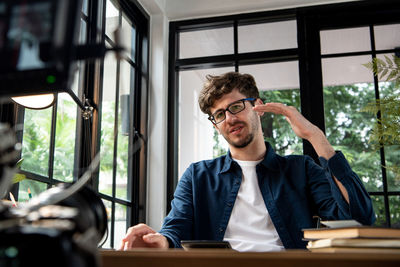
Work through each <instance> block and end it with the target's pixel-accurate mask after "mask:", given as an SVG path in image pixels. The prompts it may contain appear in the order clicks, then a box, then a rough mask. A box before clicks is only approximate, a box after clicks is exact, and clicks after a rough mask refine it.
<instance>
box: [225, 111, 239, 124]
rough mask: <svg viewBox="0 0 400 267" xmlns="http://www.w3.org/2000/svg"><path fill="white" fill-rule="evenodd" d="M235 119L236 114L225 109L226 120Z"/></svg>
mask: <svg viewBox="0 0 400 267" xmlns="http://www.w3.org/2000/svg"><path fill="white" fill-rule="evenodd" d="M236 119H237V117H236V114H232V113H230V112H229V111H225V120H226V122H231V121H235V120H236Z"/></svg>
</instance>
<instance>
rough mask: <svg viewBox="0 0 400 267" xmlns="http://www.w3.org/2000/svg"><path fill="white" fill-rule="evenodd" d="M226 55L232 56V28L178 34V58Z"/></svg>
mask: <svg viewBox="0 0 400 267" xmlns="http://www.w3.org/2000/svg"><path fill="white" fill-rule="evenodd" d="M226 54H233V27H225V28H217V29H212V30H202V31H191V32H181V33H180V34H179V58H190V57H205V56H217V55H226Z"/></svg>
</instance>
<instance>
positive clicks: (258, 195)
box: [120, 72, 375, 251]
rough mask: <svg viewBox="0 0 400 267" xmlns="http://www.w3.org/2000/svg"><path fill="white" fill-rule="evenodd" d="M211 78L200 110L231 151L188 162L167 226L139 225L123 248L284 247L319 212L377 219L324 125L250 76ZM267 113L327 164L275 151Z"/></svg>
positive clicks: (299, 244)
mask: <svg viewBox="0 0 400 267" xmlns="http://www.w3.org/2000/svg"><path fill="white" fill-rule="evenodd" d="M207 78H208V83H207V84H206V85H205V86H204V88H203V90H202V92H201V94H200V97H199V104H200V108H201V110H202V111H203V112H204V113H206V114H208V115H209V119H210V121H211V122H212V123H213V126H214V127H215V128H216V129H217V131H218V132H219V133H220V134H221V135H223V137H224V138H225V139H226V140H227V141H228V143H229V152H228V154H227V155H224V156H222V157H219V158H217V159H213V160H205V161H201V162H197V163H193V164H192V165H191V166H189V168H188V169H187V170H186V171H185V173H184V174H183V176H182V178H181V179H180V181H179V184H178V186H177V188H176V191H175V194H174V200H173V201H172V209H171V211H170V213H169V214H168V216H167V217H166V218H165V220H164V224H163V226H162V229H161V230H160V231H159V232H158V233H157V232H155V231H154V230H153V229H151V228H150V227H148V226H147V225H145V224H139V225H136V226H133V227H131V228H129V230H128V232H127V235H126V236H125V238H124V239H123V240H122V244H121V247H120V249H130V248H133V247H158V248H168V247H180V241H181V240H226V241H229V242H230V243H231V245H232V247H233V248H234V249H236V250H239V251H279V250H282V249H285V248H305V245H306V242H304V241H302V231H301V229H303V228H310V227H314V226H315V224H314V223H313V219H312V217H313V215H318V216H319V217H321V218H322V219H324V220H340V219H355V220H358V221H359V222H361V223H362V224H372V223H373V222H374V220H375V214H374V212H373V209H372V203H371V200H370V198H369V196H368V193H367V191H366V190H365V188H364V187H363V185H362V182H361V181H360V180H359V178H358V177H357V175H356V174H355V173H354V172H352V170H351V168H350V166H349V165H348V163H347V161H346V159H345V158H344V156H343V154H342V153H341V152H335V150H334V149H333V147H332V146H331V145H330V144H329V142H328V140H327V139H326V137H325V135H324V133H323V132H322V131H321V130H320V129H319V128H317V127H316V126H315V125H313V124H312V123H310V122H309V121H308V120H306V119H305V118H304V117H303V116H302V115H301V114H300V113H299V112H298V111H297V110H296V109H295V108H294V107H289V106H285V105H283V104H280V103H266V104H263V102H262V101H261V99H260V98H259V92H258V89H257V87H256V84H255V81H254V78H253V77H252V76H251V75H248V74H239V73H235V72H229V73H226V74H224V75H221V76H208V77H207ZM265 112H271V113H274V114H281V115H283V116H285V117H286V119H287V121H288V122H289V124H290V126H291V127H292V129H293V131H294V132H295V134H296V135H297V136H298V137H300V138H303V139H306V140H308V141H309V142H310V143H311V144H312V146H313V147H314V149H315V151H316V152H317V154H318V156H319V157H320V162H321V165H322V167H320V166H319V165H317V164H316V163H315V162H314V161H313V160H312V159H311V158H310V157H308V156H285V157H282V156H279V155H277V154H275V152H274V151H273V149H272V148H271V146H270V145H269V144H268V143H267V142H264V137H263V132H262V129H261V120H260V116H262V115H263V114H264V113H265Z"/></svg>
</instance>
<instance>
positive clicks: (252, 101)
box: [208, 97, 257, 125]
mask: <svg viewBox="0 0 400 267" xmlns="http://www.w3.org/2000/svg"><path fill="white" fill-rule="evenodd" d="M256 100H257V99H256V98H254V97H248V98H243V99H239V100H236V101H234V102H232V103H230V104H229V105H228V107H227V108H226V109H219V110H217V111H215V112H214V113H213V114H211V115H210V116H208V119H209V120H210V121H211V122H212V123H213V124H215V125H217V124H220V123H221V122H223V121H224V120H225V119H226V115H225V114H226V112H227V111H228V112H229V113H231V114H232V115H235V114H238V113H240V112H242V111H243V110H245V109H246V103H245V101H250V102H251V103H252V105H253V106H254V101H256ZM237 102H242V103H243V105H244V109H242V110H241V111H239V112H236V113H232V111H230V110H229V108H230V107H231V106H232V105H233V104H235V103H237ZM220 111H224V115H225V118H224V119H223V120H222V121H220V122H216V121H215V118H214V114H215V113H217V112H220Z"/></svg>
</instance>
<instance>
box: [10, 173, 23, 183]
mask: <svg viewBox="0 0 400 267" xmlns="http://www.w3.org/2000/svg"><path fill="white" fill-rule="evenodd" d="M24 179H26V175H25V174H22V173H16V174H15V175H14V178H13V181H12V182H13V184H16V183H19V182H21V181H22V180H24Z"/></svg>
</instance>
